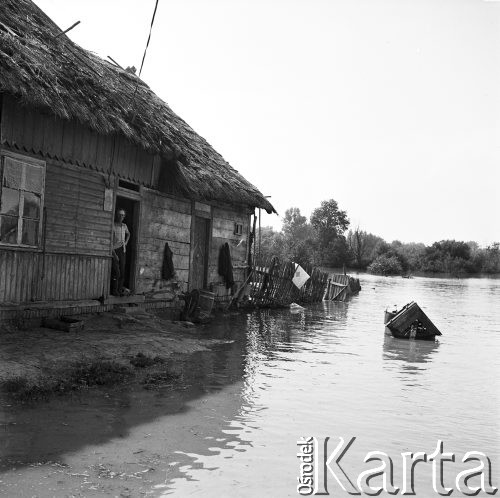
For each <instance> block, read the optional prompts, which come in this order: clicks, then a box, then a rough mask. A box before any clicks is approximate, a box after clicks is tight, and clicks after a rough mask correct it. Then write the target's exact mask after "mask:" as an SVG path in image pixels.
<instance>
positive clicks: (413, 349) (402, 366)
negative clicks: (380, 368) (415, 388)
mask: <svg viewBox="0 0 500 498" xmlns="http://www.w3.org/2000/svg"><path fill="white" fill-rule="evenodd" d="M439 345H440V343H439V342H438V341H412V340H405V339H398V338H396V337H392V336H391V335H387V334H385V335H384V345H383V354H382V357H383V359H384V360H385V361H384V364H383V365H384V368H385V369H387V370H393V369H394V365H397V367H398V369H399V370H400V372H401V373H403V374H404V375H403V377H402V378H403V379H404V380H408V377H407V375H418V374H421V373H423V372H424V371H426V370H428V369H429V368H430V366H428V365H425V366H424V365H423V364H425V363H432V362H433V361H434V360H435V355H436V354H437V352H438V348H439Z"/></svg>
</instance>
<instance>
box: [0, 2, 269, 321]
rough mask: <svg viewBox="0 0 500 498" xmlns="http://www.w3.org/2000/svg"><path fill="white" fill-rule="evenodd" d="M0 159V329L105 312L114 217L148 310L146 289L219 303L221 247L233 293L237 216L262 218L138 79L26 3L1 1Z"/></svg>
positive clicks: (241, 229)
mask: <svg viewBox="0 0 500 498" xmlns="http://www.w3.org/2000/svg"><path fill="white" fill-rule="evenodd" d="M0 160H1V163H0V164H1V167H0V175H1V178H2V184H1V191H0V306H1V307H2V309H3V316H4V317H8V316H12V313H13V312H14V310H16V311H19V310H24V311H25V314H26V313H27V312H26V310H27V309H28V308H30V309H31V310H32V313H31V314H32V315H33V316H36V314H37V313H38V314H43V312H42V311H40V310H53V309H62V308H64V306H72V307H77V306H79V307H80V309H82V306H85V307H86V309H89V310H90V309H97V308H96V307H97V306H99V305H100V306H101V307H102V306H103V303H104V306H106V303H108V302H110V300H109V292H110V286H109V282H110V272H111V262H112V233H113V219H114V213H115V211H116V209H118V208H120V209H124V210H126V212H127V217H126V223H127V225H128V227H129V228H130V232H131V240H130V244H129V250H128V251H127V261H126V280H125V285H126V287H128V288H129V289H130V290H131V291H132V293H133V294H134V295H136V296H143V297H144V299H145V301H148V300H150V301H151V303H156V305H159V300H158V299H157V300H154V298H155V297H158V295H160V294H161V293H160V294H159V291H162V292H163V294H162V295H163V297H164V302H163V303H162V304H165V305H166V304H167V302H169V301H171V299H172V298H173V297H174V296H173V294H175V292H174V290H175V289H177V292H178V291H180V290H188V289H194V288H200V289H201V288H211V289H212V290H213V291H214V292H216V294H218V295H220V296H224V295H225V294H226V293H227V292H229V291H226V290H225V289H226V286H225V285H224V282H223V279H222V277H221V276H220V275H219V274H218V271H217V258H218V256H219V249H220V247H221V246H222V245H223V244H224V243H226V242H227V243H229V247H230V248H231V255H232V259H233V266H234V273H235V281H236V283H238V282H241V281H243V280H244V277H245V271H246V265H247V261H248V252H249V234H250V229H251V228H250V215H251V214H252V213H253V212H254V210H255V208H263V209H265V210H266V211H268V212H273V211H274V209H273V206H272V205H271V204H270V203H269V202H268V200H267V199H266V198H265V197H264V196H263V195H262V194H261V193H260V192H259V190H257V189H256V188H255V187H254V186H253V185H252V184H250V183H249V182H248V181H247V180H245V178H243V177H242V176H241V175H240V174H239V173H238V172H237V171H236V170H235V169H233V168H232V167H231V166H230V165H229V164H228V163H227V162H226V161H225V160H224V158H223V157H222V156H221V155H220V154H219V153H217V152H216V151H215V150H214V149H213V148H212V147H211V146H210V145H209V144H208V143H207V142H206V141H205V140H204V139H203V138H202V137H200V136H199V135H198V134H197V133H196V132H195V131H194V130H193V129H192V128H191V127H190V126H189V125H188V124H187V123H185V122H184V121H183V120H182V119H181V118H180V117H179V116H177V115H176V114H175V113H174V112H173V111H172V110H171V109H170V107H169V106H168V105H167V104H166V103H165V102H163V101H162V100H161V99H160V98H159V97H158V96H157V95H155V94H154V92H152V91H151V89H150V88H149V87H148V86H147V85H146V84H145V83H144V82H143V81H142V80H140V79H139V78H138V77H137V76H135V75H134V74H131V73H130V72H127V71H124V70H122V69H121V68H119V67H117V66H115V65H113V64H111V63H110V62H107V61H104V60H102V59H100V58H99V57H97V56H96V55H95V54H93V53H90V52H88V51H86V50H84V49H82V48H81V47H79V46H78V45H76V44H75V43H73V42H72V41H71V40H70V39H69V38H68V36H66V35H65V34H62V32H61V29H60V28H59V27H58V26H57V25H56V24H55V23H54V22H53V21H52V20H51V19H50V18H49V17H47V16H46V15H45V14H44V13H43V12H42V11H41V10H40V9H39V8H38V7H37V6H36V5H35V4H33V2H31V1H30V0H2V2H1V3H0ZM166 243H167V244H168V246H169V249H170V250H171V252H172V262H173V267H174V269H175V277H174V278H170V279H168V280H165V278H162V277H165V275H164V274H162V264H163V263H164V255H165V253H164V250H165V244H166ZM165 289H167V290H168V292H165ZM96 299H100V304H99V305H98V303H97V302H96ZM151 305H153V304H151ZM0 313H1V312H0ZM9 313H10V314H9Z"/></svg>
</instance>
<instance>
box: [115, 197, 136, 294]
mask: <svg viewBox="0 0 500 498" xmlns="http://www.w3.org/2000/svg"><path fill="white" fill-rule="evenodd" d="M120 210H124V211H125V218H124V219H123V223H125V224H126V225H127V228H128V230H129V232H130V239H129V241H128V244H127V247H126V251H125V271H124V275H123V287H124V288H125V289H124V290H125V293H127V294H128V293H129V292H128V291H130V293H133V292H134V290H135V269H136V260H137V238H138V230H139V201H136V200H133V199H129V198H127V197H123V196H120V195H117V196H116V205H115V220H116V213H118V212H119V211H120Z"/></svg>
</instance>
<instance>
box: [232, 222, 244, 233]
mask: <svg viewBox="0 0 500 498" xmlns="http://www.w3.org/2000/svg"><path fill="white" fill-rule="evenodd" d="M233 234H234V235H239V236H241V235H243V223H238V222H237V221H235V222H234V232H233Z"/></svg>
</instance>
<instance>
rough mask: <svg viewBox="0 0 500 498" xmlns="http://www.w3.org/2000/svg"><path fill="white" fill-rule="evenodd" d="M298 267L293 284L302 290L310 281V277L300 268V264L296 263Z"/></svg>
mask: <svg viewBox="0 0 500 498" xmlns="http://www.w3.org/2000/svg"><path fill="white" fill-rule="evenodd" d="M295 264H296V265H297V266H296V267H295V275H294V276H293V278H292V282H293V283H294V284H295V286H296V287H297V288H298V289H302V287H303V286H304V284H305V283H306V282H307V281H308V280H309V278H310V277H309V275H308V274H307V272H306V271H305V270H304V268H302V266H300V265H299V264H297V263H295Z"/></svg>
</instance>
